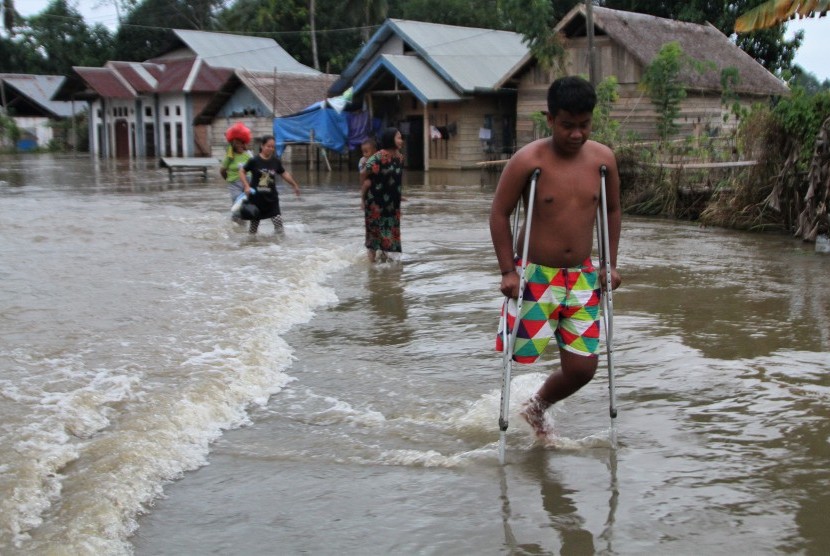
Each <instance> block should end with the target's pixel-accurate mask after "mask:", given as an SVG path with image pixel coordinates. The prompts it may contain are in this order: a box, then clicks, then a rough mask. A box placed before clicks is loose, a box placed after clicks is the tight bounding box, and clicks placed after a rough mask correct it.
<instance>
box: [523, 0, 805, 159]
mask: <svg viewBox="0 0 830 556" xmlns="http://www.w3.org/2000/svg"><path fill="white" fill-rule="evenodd" d="M591 17H592V20H593V59H594V74H595V76H596V77H595V79H596V81H597V82H601V81H602V80H603V79H605V78H607V77H609V76H614V77H616V79H617V82H618V85H619V88H618V92H619V96H620V98H619V100H617V101H616V102H615V103H614V106H613V109H612V112H611V117H612V118H613V119H615V120H617V121H619V122H620V123H621V130H622V131H623V133H627V132H630V133H633V134H635V135H636V136H638V137H640V138H642V139H644V140H650V139H655V138H656V137H657V127H656V122H657V112H656V110H655V107H654V105H653V104H652V102H651V99H650V98H649V96H648V95H647V94H646V93H645V92H644V91H643V90H642V88H641V87H640V82H641V80H642V77H643V74H644V72H645V70H646V68H647V67H648V65H649V64H650V63H651V62H652V61H653V60H654V59H655V58H656V57H657V55H658V53H659V52H660V49H661V48H662V47H663V46H664V45H665V44H667V43H669V42H673V41H675V42H677V43H679V45H680V48H681V49H682V51H683V53H684V54H685V55H686V56H688V57H689V58H690V59H691V60H694V61H696V62H699V64H697V65H698V66H699V67H698V68H695V67H692V66H687V67H684V68H683V69H682V70H681V73H680V75H679V76H678V79H679V81H680V83H681V84H682V85H683V86H684V87H685V88H686V92H687V96H686V98H685V99H684V100H683V101H682V104H681V106H680V115H679V117H678V119H677V120H676V121H675V123H677V124H678V126H679V132H678V136H679V137H687V136H693V135H696V134H702V133H706V134H709V135H716V134H719V133H723V132H726V131H729V130H731V129H734V127H735V126H736V125H737V119H736V116H735V114H734V113H732V110H731V104H732V103H734V102H735V101H736V100H737V102H738V103H739V104H740V105H741V106H742V107H745V108H749V107H751V105H752V104H754V103H757V102H768V101H769V99H771V98H774V97H780V96H783V95H788V94H789V88H788V87H787V85H786V84H785V83H784V82H783V81H781V80H780V79H778V78H777V77H775V76H774V75H773V74H771V73H770V72H769V71H767V69H766V68H764V67H763V66H762V65H761V64H759V63H758V62H757V61H755V60H754V59H753V58H752V57H751V56H749V55H748V54H747V53H746V52H744V51H743V50H741V49H740V48H739V47H738V46H737V45H736V44H735V43H734V42H732V41H731V40H730V39H729V37H727V36H726V35H724V34H723V33H721V32H720V31H719V30H718V29H717V28H715V27H714V26H712V25H710V24H706V25H700V24H696V23H688V22H683V21H675V20H671V19H666V18H661V17H656V16H651V15H645V14H640V13H634V12H626V11H620V10H612V9H609V8H602V7H599V6H594V7H592V16H591ZM587 21H588V19H587V14H586V9H585V6H584V5H583V4H579V5H578V6H575V7H574V8H573V9H572V10H571V11H570V12H568V13H567V14H566V15H565V16H564V17H563V18H562V20H561V21H559V23H558V24H557V25H556V27H555V31H556V33H557V34H558V37H559V39H560V40H561V43H562V44H563V46H564V48H565V60H564V62H565V64H564V65H565V72H566V73H568V74H581V75H585V76H588V75H590V66H589V61H590V57H589V42H588V26H587ZM520 66H521V67H520V69H519V71H518V72H517V74H516V76H515V77H516V79H517V80H518V82H519V85H518V99H517V136H518V139H519V143H521V144H524V143H527V142H529V141H531V140H533V139H534V138H536V135H537V132H536V131H535V130H534V124H533V120H532V115H533V114H534V113H537V114H538V113H539V112H542V111H545V110H547V89H548V86H549V85H550V83H551V81H552V80H553V79H554V78H555V77H557V76H558V74H556V72H555V71H554V70H546V69H543V68H541V67H539V65H538V64H537V63H536V61H535V60H533V58H532V57H531V56H530V55H528V56H527V58H526V59H525V60H523V62H522V64H521V65H520ZM724 70H730V71H732V72H734V75H737V80H736V81H735V82H734V83H733V85H732V86H731V89H732V91H731V93H732V94H733V95H734V98H732V99H731V100H730V101H729V102H728V103H726V102H725V98H724V86H723V84H722V81H721V76H722V73H723V72H724Z"/></svg>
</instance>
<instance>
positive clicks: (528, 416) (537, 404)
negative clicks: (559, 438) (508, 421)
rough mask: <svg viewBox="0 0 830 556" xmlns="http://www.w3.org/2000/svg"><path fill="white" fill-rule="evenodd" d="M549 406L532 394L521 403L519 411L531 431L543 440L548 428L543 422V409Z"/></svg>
mask: <svg viewBox="0 0 830 556" xmlns="http://www.w3.org/2000/svg"><path fill="white" fill-rule="evenodd" d="M548 407H549V406H548V405H547V404H545V403H544V402H543V401H542V400H540V399H539V398H538V397H536V396H533V397H532V398H530V399H529V400H527V401H526V402H525V403H524V404H522V410H521V411H520V412H519V415H521V417H522V419H524V420H525V421H527V424H528V425H530V428H532V429H533V432H534V433H536V438H538V439H539V440H545V439H547V437H548V432H549V431H548V429H547V426H546V424H545V411H546V410H547V408H548Z"/></svg>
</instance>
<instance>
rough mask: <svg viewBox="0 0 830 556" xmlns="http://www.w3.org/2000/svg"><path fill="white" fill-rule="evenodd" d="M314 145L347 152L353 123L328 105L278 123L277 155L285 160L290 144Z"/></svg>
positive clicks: (309, 108)
mask: <svg viewBox="0 0 830 556" xmlns="http://www.w3.org/2000/svg"><path fill="white" fill-rule="evenodd" d="M312 131H313V132H314V142H315V143H319V144H320V145H322V146H323V147H325V148H327V149H330V150H332V151H336V152H342V151H343V150H344V149H345V148H346V142H347V140H348V138H349V122H348V118H347V116H346V114H345V113H343V112H338V111H337V110H335V109H334V108H331V107H330V106H328V105H327V103H326V102H325V101H322V102H318V103H315V104H313V105H311V106H309V107H308V108H306V109H305V110H303V111H302V112H297V113H296V114H291V115H290V116H283V117H282V118H275V119H274V137H276V143H277V154H278V155H279V156H282V153H283V152H284V151H285V144H286V143H310V142H311V132H312Z"/></svg>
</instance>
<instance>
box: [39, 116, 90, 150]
mask: <svg viewBox="0 0 830 556" xmlns="http://www.w3.org/2000/svg"><path fill="white" fill-rule="evenodd" d="M49 126H50V127H51V128H52V140H51V141H50V142H49V145H48V146H47V149H48V150H50V151H77V152H88V151H89V118H88V114H87V112H86V111H84V112H81V113H80V114H76V115H75V118H74V120H73V119H72V118H65V119H62V120H55V121H52V122H50V124H49Z"/></svg>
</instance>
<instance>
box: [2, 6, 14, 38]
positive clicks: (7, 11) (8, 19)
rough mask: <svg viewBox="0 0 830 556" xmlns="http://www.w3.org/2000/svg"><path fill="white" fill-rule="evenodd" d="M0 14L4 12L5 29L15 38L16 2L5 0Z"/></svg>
mask: <svg viewBox="0 0 830 556" xmlns="http://www.w3.org/2000/svg"><path fill="white" fill-rule="evenodd" d="M0 12H3V27H4V28H5V29H6V31H8V33H9V35H12V36H14V0H3V3H2V4H0Z"/></svg>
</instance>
